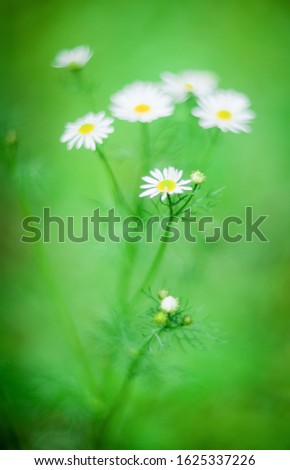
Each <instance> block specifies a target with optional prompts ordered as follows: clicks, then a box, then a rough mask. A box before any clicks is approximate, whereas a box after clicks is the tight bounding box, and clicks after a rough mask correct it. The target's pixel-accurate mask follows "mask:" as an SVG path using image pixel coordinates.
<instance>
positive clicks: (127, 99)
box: [110, 82, 174, 122]
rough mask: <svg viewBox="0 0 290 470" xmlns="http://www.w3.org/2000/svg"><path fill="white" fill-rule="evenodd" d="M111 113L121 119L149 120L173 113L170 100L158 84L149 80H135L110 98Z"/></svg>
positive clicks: (133, 120)
mask: <svg viewBox="0 0 290 470" xmlns="http://www.w3.org/2000/svg"><path fill="white" fill-rule="evenodd" d="M111 101H112V104H111V107H110V109H111V112H112V114H113V115H114V116H115V117H117V118H119V119H122V120H125V121H130V122H135V121H141V122H151V121H154V120H155V119H158V118H160V117H164V116H170V115H171V114H172V113H173V110H174V108H173V105H172V100H171V99H170V98H169V97H168V96H167V95H165V94H164V93H163V92H162V91H161V89H160V86H159V85H156V84H154V83H150V82H135V83H132V85H128V86H126V87H125V88H123V90H121V91H119V92H118V93H116V94H115V95H113V96H112V98H111Z"/></svg>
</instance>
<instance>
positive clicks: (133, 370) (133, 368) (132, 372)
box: [98, 328, 163, 444]
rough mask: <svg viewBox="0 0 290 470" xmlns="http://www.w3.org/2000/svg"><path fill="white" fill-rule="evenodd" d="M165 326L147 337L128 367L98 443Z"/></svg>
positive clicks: (101, 429) (100, 432)
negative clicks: (154, 341) (155, 339)
mask: <svg viewBox="0 0 290 470" xmlns="http://www.w3.org/2000/svg"><path fill="white" fill-rule="evenodd" d="M162 329H163V328H160V329H158V330H157V331H154V332H153V333H152V334H151V335H150V336H149V337H148V338H147V339H146V341H145V342H144V343H143V345H142V346H141V348H140V349H139V351H138V354H137V355H136V357H135V358H134V359H133V360H132V362H131V364H130V366H129V368H128V371H127V374H126V377H125V380H124V382H123V384H122V386H121V388H120V390H119V393H118V394H117V396H116V398H115V400H114V402H113V404H112V406H111V408H110V410H109V412H108V414H107V415H106V416H105V418H104V420H103V422H102V423H101V426H100V428H99V439H98V444H100V441H101V440H102V438H103V437H104V433H105V431H106V429H107V427H108V425H109V424H110V421H111V420H112V418H113V416H114V415H115V413H116V412H117V411H118V410H119V409H120V408H121V407H122V406H123V404H124V402H125V401H126V399H127V398H128V389H129V386H130V384H131V381H132V379H133V378H134V377H135V376H136V374H137V371H138V367H139V365H140V362H141V361H142V359H143V357H144V356H145V354H146V351H147V349H148V347H149V346H150V344H151V342H152V340H153V339H154V338H155V337H156V334H158V333H160V332H161V331H162Z"/></svg>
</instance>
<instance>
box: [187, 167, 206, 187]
mask: <svg viewBox="0 0 290 470" xmlns="http://www.w3.org/2000/svg"><path fill="white" fill-rule="evenodd" d="M190 179H191V181H192V182H193V183H194V184H202V183H204V182H205V180H206V176H205V174H204V173H202V172H201V171H199V170H195V171H193V172H192V173H191V175H190Z"/></svg>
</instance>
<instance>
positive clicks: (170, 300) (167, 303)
mask: <svg viewBox="0 0 290 470" xmlns="http://www.w3.org/2000/svg"><path fill="white" fill-rule="evenodd" d="M161 309H162V310H163V311H164V312H167V313H173V312H176V311H177V310H178V309H179V301H178V299H177V298H176V297H172V295H169V296H168V297H165V298H164V299H163V300H162V302H161Z"/></svg>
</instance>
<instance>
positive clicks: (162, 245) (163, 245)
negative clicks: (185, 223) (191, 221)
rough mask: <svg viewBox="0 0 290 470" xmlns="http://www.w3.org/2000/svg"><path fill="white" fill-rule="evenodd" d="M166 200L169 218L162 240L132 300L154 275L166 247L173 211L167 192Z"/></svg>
mask: <svg viewBox="0 0 290 470" xmlns="http://www.w3.org/2000/svg"><path fill="white" fill-rule="evenodd" d="M167 200H168V207H169V220H168V223H167V226H166V231H165V234H164V240H163V242H162V243H160V245H159V248H158V251H157V253H156V255H155V258H154V260H153V263H152V265H151V267H150V269H149V271H148V272H147V274H146V276H145V278H144V280H143V282H142V284H141V287H140V288H139V289H138V291H137V292H136V294H135V295H134V296H133V299H134V300H135V299H136V298H137V297H138V295H139V294H140V292H142V289H143V288H144V287H146V286H147V285H148V284H149V282H150V281H151V279H152V277H153V276H154V274H155V272H156V271H157V269H158V267H159V266H160V262H161V260H162V258H163V255H164V251H165V248H166V246H167V243H168V237H169V235H170V232H171V222H172V220H173V217H174V213H173V204H172V200H171V197H170V195H169V194H167ZM133 299H132V300H133Z"/></svg>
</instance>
